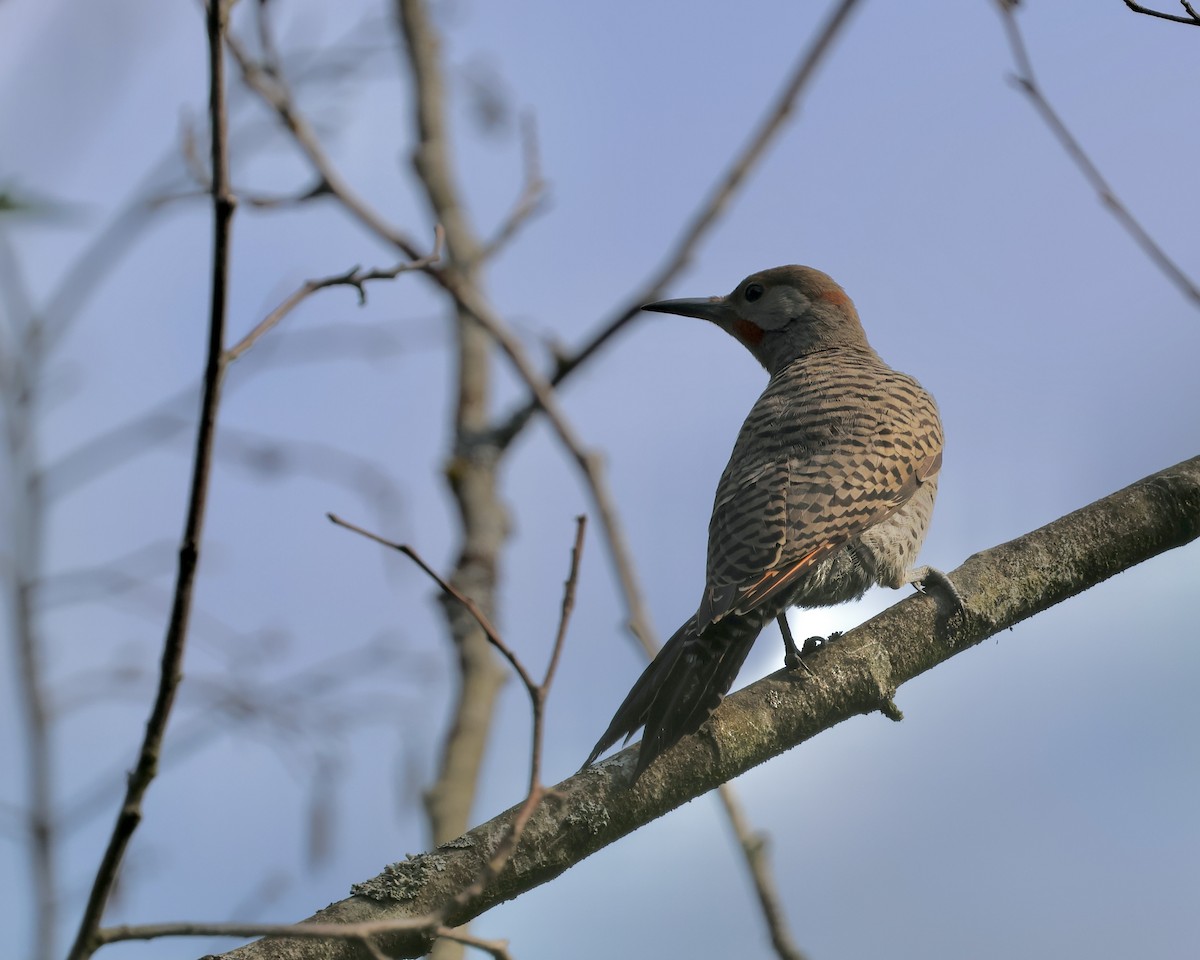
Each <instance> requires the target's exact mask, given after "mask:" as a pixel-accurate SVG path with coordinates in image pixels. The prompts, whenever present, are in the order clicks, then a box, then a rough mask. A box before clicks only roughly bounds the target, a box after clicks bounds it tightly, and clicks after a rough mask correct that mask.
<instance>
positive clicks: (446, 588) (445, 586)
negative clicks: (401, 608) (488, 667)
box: [325, 513, 537, 690]
mask: <svg viewBox="0 0 1200 960" xmlns="http://www.w3.org/2000/svg"><path fill="white" fill-rule="evenodd" d="M325 516H327V517H328V518H329V520H330V521H331V522H332V523H335V524H337V525H338V526H339V527H345V528H346V529H347V530H351V531H353V532H354V533H357V534H359V535H360V536H364V537H366V538H367V539H368V540H374V541H375V542H376V543H378V544H380V545H381V546H385V547H388V548H390V549H392V550H395V551H397V552H398V553H402V554H404V555H405V556H406V557H408V559H409V560H411V561H412V562H413V563H415V564H416V565H417V566H418V567H420V568H421V569H422V570H423V571H424V572H425V574H426V575H427V576H428V577H429V579H430V580H432V581H433V582H434V583H436V584H437V585H438V588H439V589H440V590H441V591H442V592H443V593H444V594H446V595H447V596H448V597H452V598H453V599H454V600H456V601H457V602H458V603H460V604H462V606H463V609H465V610H466V611H467V612H468V613H469V614H471V616H472V617H474V618H475V622H476V623H478V624H479V626H480V628H481V629H482V630H483V632H484V634H485V635H486V636H487V638H488V642H489V643H491V645H492V646H493V647H495V648H496V650H498V651H499V652H500V654H501V655H502V656H503V657H504V659H505V660H507V661H508V663H509V665H510V666H511V667H512V668H513V670H515V671H516V674H517V676H519V677H520V678H521V682H522V683H523V684H525V689H526V690H535V689H537V684H535V683H534V682H533V678H532V677H531V676H530V675H529V673H528V672H527V671H526V670H525V665H524V664H522V663H521V661H520V660H519V659H518V658H517V655H516V654H515V653H513V652H512V650H511V649H509V646H508V644H507V643H505V642H504V640H503V639H502V638H501V637H500V633H499V631H498V630H497V629H496V628H495V627H494V626H492V621H491V620H489V619H488V617H487V614H485V613H484V612H483V611H482V610H480V609H479V605H478V604H477V603H475V601H474V600H472V599H471V598H470V597H468V596H466V595H465V594H463V593H462V592H461V591H460V590H458V588H456V587H455V586H453V585H452V584H450V583H447V582H446V581H445V580H443V579H442V577H441V575H440V574H439V573H438V572H437V571H436V570H434V569H433V567H431V566H430V565H429V564H428V563H426V562H425V560H424V558H423V557H422V556H421V555H420V554H419V553H417V551H416V550H414V549H413V548H412V547H410V546H409V545H408V544H406V543H397V542H396V541H395V540H388V539H387V538H386V537H381V536H380V535H379V534H377V533H372V532H371V531H370V530H367V529H366V528H365V527H360V526H358V525H357V524H354V523H351V522H350V521H349V520H343V519H342V518H341V517H339V516H338V515H337V514H335V513H327V514H326V515H325Z"/></svg>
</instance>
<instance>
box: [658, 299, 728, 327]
mask: <svg viewBox="0 0 1200 960" xmlns="http://www.w3.org/2000/svg"><path fill="white" fill-rule="evenodd" d="M642 309H643V310H651V311H653V312H654V313H674V314H678V315H679V316H681V317H698V318H699V319H701V320H711V321H712V322H713V323H715V324H717V325H719V326H724V322H725V320H727V319H728V314H729V307H728V304H727V302H726V298H725V297H681V298H680V299H678V300H657V301H655V302H654V303H647V304H646V305H645V306H643V307H642Z"/></svg>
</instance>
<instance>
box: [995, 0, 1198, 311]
mask: <svg viewBox="0 0 1200 960" xmlns="http://www.w3.org/2000/svg"><path fill="white" fill-rule="evenodd" d="M1126 3H1128V0H1126ZM996 7H997V9H999V11H1000V16H1001V18H1002V19H1003V21H1004V30H1005V33H1006V34H1007V35H1008V43H1009V47H1010V48H1011V49H1012V56H1013V61H1014V63H1015V64H1016V68H1017V73H1016V76H1015V77H1014V78H1013V79H1014V81H1015V82H1016V84H1017V87H1018V88H1019V89H1020V90H1022V91H1023V92H1024V93H1025V95H1026V96H1028V97H1029V99H1030V101H1031V102H1032V103H1033V105H1034V108H1035V109H1036V110H1037V112H1038V113H1039V114H1040V115H1041V117H1042V119H1043V120H1044V121H1045V122H1046V126H1048V127H1049V128H1050V132H1051V133H1053V134H1054V136H1055V138H1056V139H1057V140H1058V142H1059V143H1060V144H1061V145H1062V147H1063V149H1064V150H1066V151H1067V155H1068V156H1069V157H1070V158H1071V160H1072V161H1073V162H1074V163H1075V166H1077V167H1078V168H1079V170H1080V172H1081V173H1082V174H1083V176H1084V179H1086V180H1087V182H1088V183H1089V184H1090V185H1091V187H1092V189H1093V190H1095V191H1096V193H1097V195H1098V196H1099V197H1100V202H1101V203H1103V204H1104V206H1106V207H1107V208H1108V209H1109V212H1110V213H1112V215H1113V216H1114V217H1116V218H1117V221H1118V222H1119V223H1120V224H1121V226H1123V227H1124V228H1125V230H1126V231H1127V232H1128V233H1129V234H1130V236H1132V237H1133V239H1134V241H1135V242H1136V243H1137V244H1138V246H1140V247H1141V248H1142V250H1143V251H1144V252H1145V253H1146V255H1147V256H1148V257H1149V258H1150V260H1151V262H1153V263H1154V265H1155V266H1156V267H1158V269H1159V270H1161V271H1162V272H1163V273H1164V274H1165V275H1166V277H1167V279H1168V280H1170V281H1171V282H1172V283H1173V284H1175V286H1176V287H1178V288H1179V290H1180V292H1181V293H1183V295H1184V296H1185V297H1187V298H1188V299H1189V300H1191V301H1192V303H1194V304H1196V305H1197V306H1200V288H1198V287H1197V286H1196V284H1195V283H1194V282H1192V280H1191V278H1190V277H1188V275H1187V274H1186V273H1184V272H1183V270H1182V269H1180V267H1179V266H1178V265H1177V264H1176V263H1175V261H1174V260H1172V259H1171V258H1170V257H1169V256H1167V254H1166V252H1165V251H1164V250H1163V249H1162V247H1160V246H1159V245H1158V243H1157V241H1155V239H1154V238H1153V237H1152V236H1150V234H1149V233H1147V232H1146V229H1145V227H1143V226H1142V225H1141V223H1140V222H1138V220H1137V219H1136V218H1135V217H1134V216H1133V214H1132V213H1130V212H1129V209H1128V208H1127V207H1126V206H1125V205H1124V204H1123V203H1122V202H1121V201H1120V200H1119V199H1117V195H1116V194H1115V193H1114V192H1113V189H1112V187H1110V186H1109V184H1108V181H1107V180H1105V179H1104V176H1103V174H1101V173H1100V170H1099V169H1098V168H1097V167H1096V165H1095V164H1094V163H1093V162H1092V160H1091V158H1090V157H1089V156H1088V155H1087V153H1086V152H1085V151H1084V149H1083V147H1082V146H1081V145H1080V144H1079V141H1078V140H1076V139H1075V137H1074V135H1073V134H1072V133H1071V131H1070V130H1068V129H1067V127H1066V124H1064V123H1063V121H1062V118H1061V117H1059V115H1058V112H1057V111H1056V110H1055V109H1054V108H1053V107H1052V106H1050V103H1049V101H1048V100H1047V99H1046V98H1045V96H1044V95H1043V94H1042V91H1041V88H1040V87H1039V86H1038V84H1037V80H1036V79H1035V78H1034V75H1033V63H1032V62H1031V61H1030V59H1029V53H1028V51H1027V49H1026V47H1025V40H1024V37H1023V36H1022V35H1021V29H1020V27H1018V26H1017V18H1016V15H1015V14H1014V13H1013V11H1012V8H1011V7H1010V5H1009V4H1008V3H1006V2H1005V0H996Z"/></svg>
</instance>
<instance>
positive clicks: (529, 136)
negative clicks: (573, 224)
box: [479, 116, 546, 263]
mask: <svg viewBox="0 0 1200 960" xmlns="http://www.w3.org/2000/svg"><path fill="white" fill-rule="evenodd" d="M521 155H522V157H523V158H524V161H525V177H524V183H523V184H522V186H521V195H520V196H519V197H517V202H516V204H515V205H514V206H513V208H512V210H511V211H510V212H509V214H508V216H507V217H505V218H504V222H503V223H502V224H500V228H499V229H498V230H497V231H496V235H495V236H494V237H492V239H491V240H489V241H488V242H487V243H485V244H484V245H483V249H482V250H481V251H480V252H479V262H481V263H482V262H484V261H486V260H490V259H492V258H493V257H494V256H495V255H496V254H497V253H499V252H500V251H501V250H503V249H504V247H505V246H507V245H508V244H509V243H510V242H511V241H512V238H513V237H515V236H516V235H517V233H518V232H519V231H520V229H521V227H523V226H524V225H525V224H526V223H527V222H528V221H529V220H530V218H532V217H533V215H534V214H536V213H538V212H540V211H541V210H542V209H544V207H545V200H546V181H545V180H544V179H543V177H542V166H541V160H540V158H539V155H538V145H537V124H536V123H535V122H534V119H533V117H532V116H525V117H523V118H522V121H521Z"/></svg>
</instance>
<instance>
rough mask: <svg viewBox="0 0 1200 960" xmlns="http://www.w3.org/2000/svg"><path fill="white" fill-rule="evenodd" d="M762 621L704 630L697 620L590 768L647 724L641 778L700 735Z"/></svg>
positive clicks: (612, 728)
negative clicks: (675, 747)
mask: <svg viewBox="0 0 1200 960" xmlns="http://www.w3.org/2000/svg"><path fill="white" fill-rule="evenodd" d="M760 630H762V623H761V622H758V621H757V619H756V618H753V617H738V616H731V617H727V618H726V619H724V620H721V621H719V622H717V623H714V624H710V625H709V626H708V628H707V629H705V630H703V631H700V630H698V629H697V628H696V620H695V618H694V617H693V618H692V619H691V620H688V621H687V622H686V623H685V624H684V625H683V626H682V627H680V628H679V629H678V630H676V631H675V634H674V635H673V636H672V637H671V639H670V640H668V641H667V642H666V645H665V646H664V647H663V648H662V650H660V651H659V653H658V656H657V657H655V658H654V660H653V661H652V662H651V663H650V665H649V666H648V667H646V669H645V670H644V671H643V673H642V675H641V676H640V677H638V680H637V683H635V684H634V685H633V689H632V690H630V691H629V695H628V696H627V697H626V698H625V701H624V702H623V703H622V704H621V706H620V707H618V708H617V712H616V715H615V716H614V717H613V718H612V722H611V723H610V724H609V725H608V729H607V730H605V731H604V736H602V737H601V738H600V740H599V741H598V742H597V743H596V746H595V748H594V749H593V750H592V752H591V754H590V755H589V756H588V758H587V763H585V764H584V766H585V767H586V766H587V765H588V764H590V763H591V762H592V761H593V760H595V759H596V758H597V757H598V756H600V754H602V753H603V752H604V751H605V750H607V749H608V748H609V747H611V746H612V745H613V744H614V743H616V742H617V741H618V740H619V739H621V738H622V737H625V738H626V739H628V738H629V737H631V736H633V734H634V732H635V731H636V730H637V728H638V727H641V726H645V728H646V732H645V735H644V736H643V737H642V745H641V748H640V750H639V751H638V762H637V769H636V770H635V771H634V774H633V779H634V780H637V778H638V777H640V776H641V775H642V773H643V771H645V769H646V768H647V767H648V766H650V764H651V762H653V760H654V758H655V757H657V756H658V755H659V754H660V753H662V752H663V751H664V750H666V749H668V748H669V747H671V746H673V745H674V744H675V743H676V741H678V740H679V739H680V738H682V737H685V736H687V735H688V734H689V733H694V732H695V731H696V730H697V729H699V727H700V725H701V724H702V723H704V721H705V720H707V719H708V716H709V714H711V713H712V712H713V711H714V710H715V709H716V708H717V705H718V704H720V702H721V700H722V699H723V698H724V696H725V694H726V693H727V692H728V690H729V688H730V687H731V686H733V681H734V679H735V678H736V677H737V674H738V671H739V670H740V669H741V668H742V664H743V663H744V662H745V660H746V655H747V654H748V653H749V652H750V648H751V646H753V645H754V640H755V638H756V637H757V636H758V634H759V631H760Z"/></svg>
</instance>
